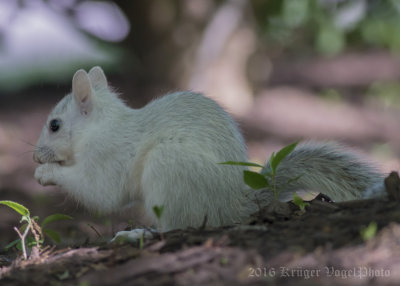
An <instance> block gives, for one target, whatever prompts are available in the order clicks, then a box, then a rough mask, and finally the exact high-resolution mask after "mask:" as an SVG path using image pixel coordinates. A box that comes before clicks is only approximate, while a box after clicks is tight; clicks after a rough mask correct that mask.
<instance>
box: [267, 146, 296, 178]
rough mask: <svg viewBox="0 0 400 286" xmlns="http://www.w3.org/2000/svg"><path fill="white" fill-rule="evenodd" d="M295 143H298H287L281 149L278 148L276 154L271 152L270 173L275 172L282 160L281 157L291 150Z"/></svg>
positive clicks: (283, 157)
mask: <svg viewBox="0 0 400 286" xmlns="http://www.w3.org/2000/svg"><path fill="white" fill-rule="evenodd" d="M297 144H299V141H296V142H294V143H292V144H289V145H287V146H285V147H283V148H282V149H281V150H279V151H278V152H277V153H276V154H274V153H272V155H271V158H270V161H269V164H270V166H271V169H272V173H274V174H275V173H276V168H278V166H279V164H280V163H281V162H282V160H283V159H285V157H286V156H287V155H289V154H290V153H292V151H293V150H294V149H295V148H296V146H297Z"/></svg>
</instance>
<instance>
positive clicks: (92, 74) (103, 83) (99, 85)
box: [89, 66, 108, 89]
mask: <svg viewBox="0 0 400 286" xmlns="http://www.w3.org/2000/svg"><path fill="white" fill-rule="evenodd" d="M89 78H90V82H91V83H92V86H93V88H94V89H103V88H107V87H108V84H107V78H106V76H105V74H104V72H103V70H102V69H101V67H99V66H96V67H93V68H92V69H91V70H90V71H89Z"/></svg>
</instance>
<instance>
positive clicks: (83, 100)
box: [72, 70, 93, 115]
mask: <svg viewBox="0 0 400 286" xmlns="http://www.w3.org/2000/svg"><path fill="white" fill-rule="evenodd" d="M72 95H73V96H74V99H75V102H76V104H77V105H78V107H79V110H80V112H81V114H83V115H87V114H89V113H90V111H91V110H92V107H93V100H92V86H91V84H90V79H89V76H88V74H87V73H86V72H85V71H84V70H78V71H77V72H76V73H75V74H74V77H73V78H72Z"/></svg>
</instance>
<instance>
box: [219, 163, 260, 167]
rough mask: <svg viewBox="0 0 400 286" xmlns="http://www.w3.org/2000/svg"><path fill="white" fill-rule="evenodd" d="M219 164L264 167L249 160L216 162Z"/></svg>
mask: <svg viewBox="0 0 400 286" xmlns="http://www.w3.org/2000/svg"><path fill="white" fill-rule="evenodd" d="M218 164H221V165H232V166H247V167H258V168H264V166H262V165H260V164H257V163H251V162H236V161H227V162H222V163H218Z"/></svg>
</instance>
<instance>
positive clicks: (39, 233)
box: [0, 201, 72, 259]
mask: <svg viewBox="0 0 400 286" xmlns="http://www.w3.org/2000/svg"><path fill="white" fill-rule="evenodd" d="M0 204H2V205H5V206H8V207H10V208H12V209H13V210H15V211H16V212H17V213H19V214H20V215H21V216H22V217H21V221H20V222H21V223H24V224H23V225H22V226H21V227H20V228H17V227H14V230H15V231H16V232H17V234H18V236H19V239H16V240H14V241H12V242H10V243H9V244H8V245H7V246H6V247H5V249H6V250H8V249H10V248H11V247H13V246H16V247H17V248H18V249H20V250H22V254H23V256H24V259H27V258H28V255H27V250H26V249H27V247H28V248H32V247H39V248H40V247H41V245H42V244H43V242H44V235H46V236H47V237H49V238H50V239H52V240H54V241H56V242H60V241H61V238H60V235H59V234H58V233H57V232H56V231H55V230H53V229H49V228H47V227H46V226H47V224H49V223H51V222H54V221H60V220H67V219H72V217H70V216H67V215H64V214H52V215H49V216H48V217H46V218H44V219H43V221H42V223H41V225H40V226H39V225H38V223H37V222H38V220H39V217H38V216H33V217H31V215H30V211H29V209H28V208H26V207H25V206H23V205H21V204H19V203H16V202H13V201H0ZM29 233H31V235H29Z"/></svg>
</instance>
